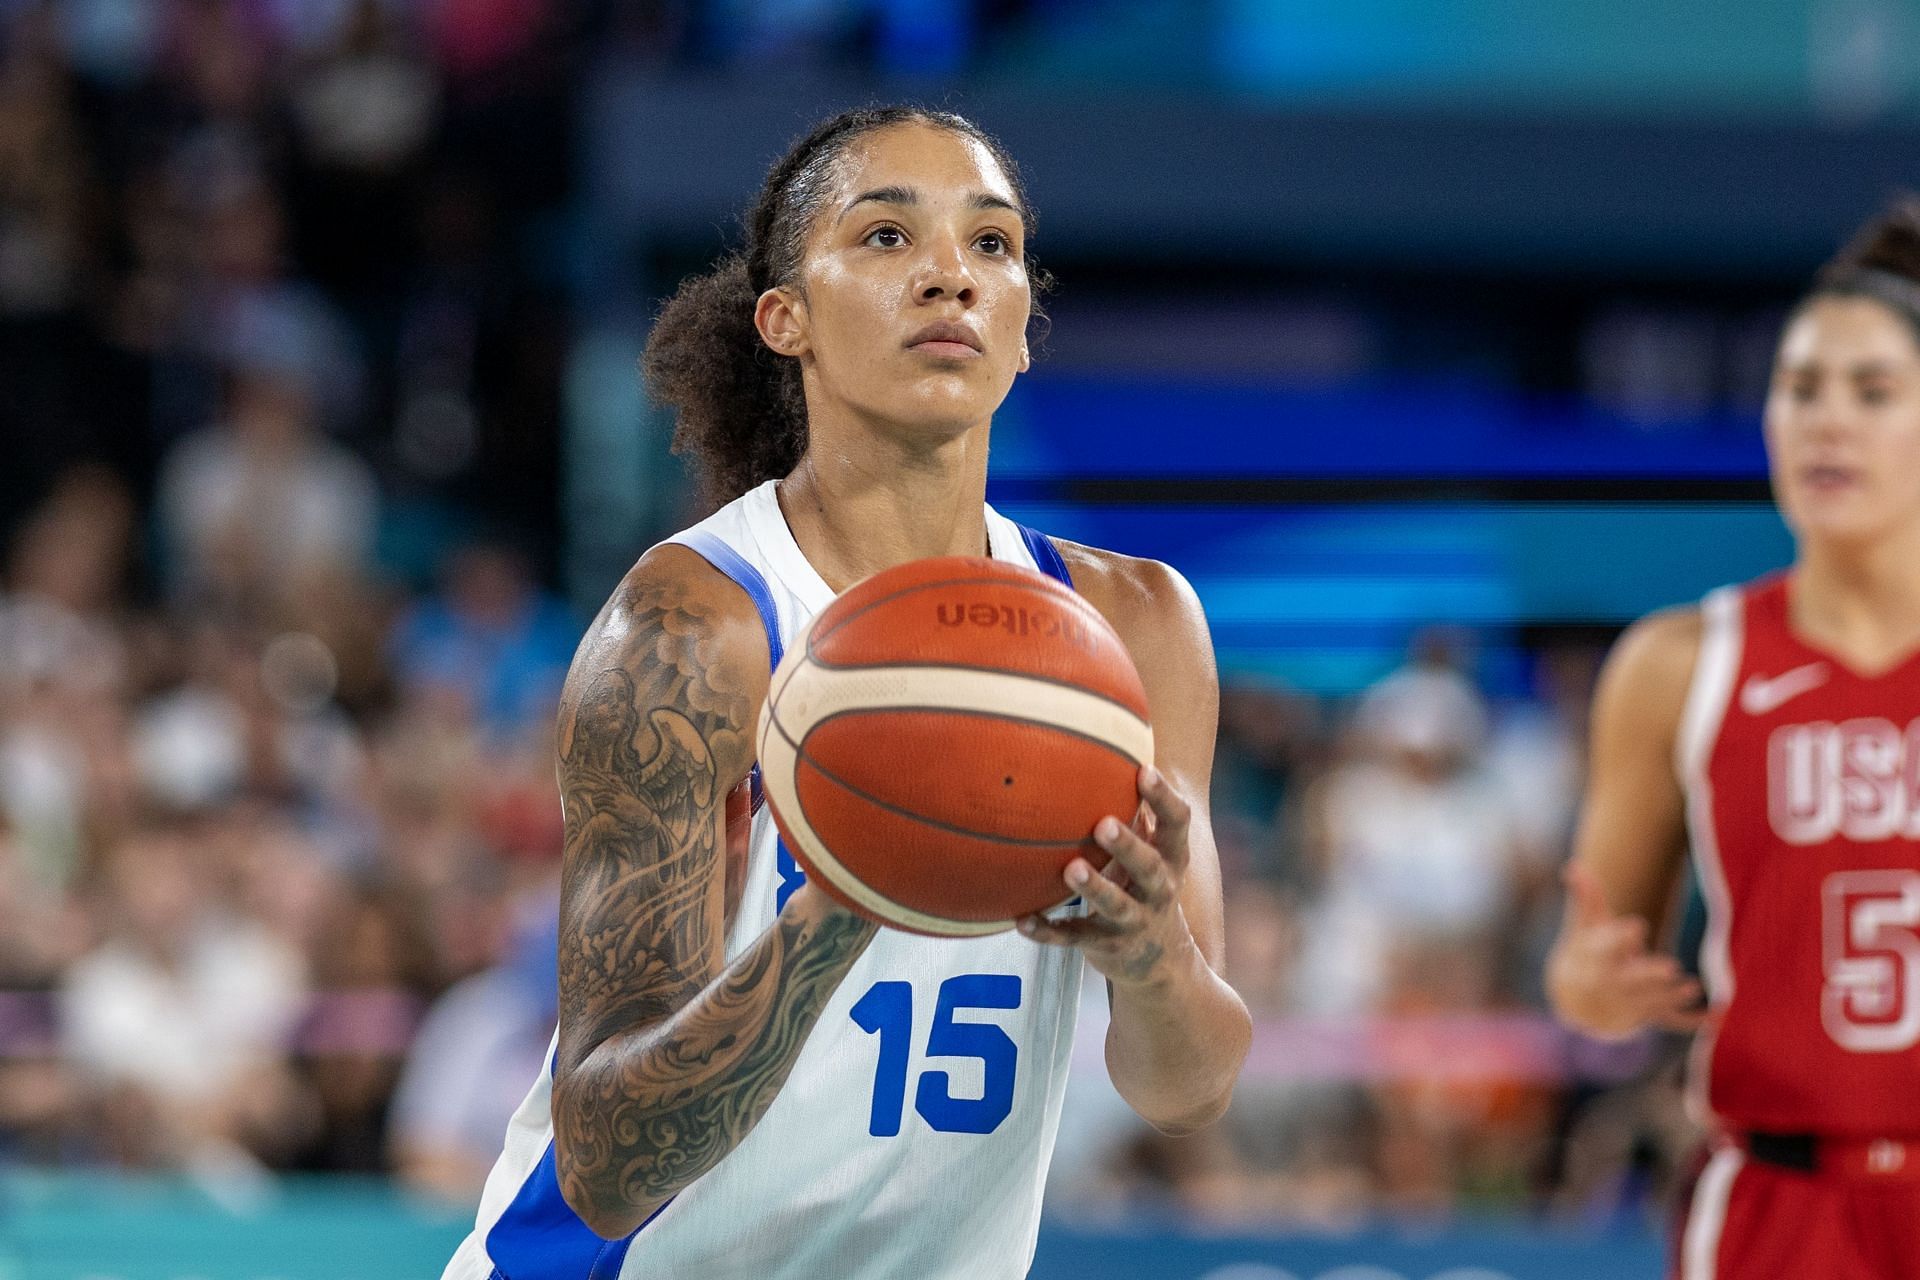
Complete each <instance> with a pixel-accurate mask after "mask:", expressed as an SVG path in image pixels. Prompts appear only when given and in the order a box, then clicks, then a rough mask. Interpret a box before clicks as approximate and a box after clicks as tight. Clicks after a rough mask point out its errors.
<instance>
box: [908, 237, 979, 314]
mask: <svg viewBox="0 0 1920 1280" xmlns="http://www.w3.org/2000/svg"><path fill="white" fill-rule="evenodd" d="M975 294H976V286H975V282H974V279H973V272H972V271H971V270H970V269H969V267H968V265H967V255H966V251H965V250H964V249H963V248H962V247H961V246H960V243H959V242H958V241H956V240H954V239H952V238H950V237H946V236H934V237H931V238H930V239H929V240H928V241H926V250H925V252H924V253H923V254H922V255H921V257H920V261H919V263H918V264H917V266H916V271H915V275H914V282H913V295H914V297H915V298H917V299H918V300H919V301H921V302H938V301H940V300H941V299H942V298H952V299H954V300H956V301H957V302H959V303H960V305H962V306H966V307H970V306H972V305H973V302H974V297H975Z"/></svg>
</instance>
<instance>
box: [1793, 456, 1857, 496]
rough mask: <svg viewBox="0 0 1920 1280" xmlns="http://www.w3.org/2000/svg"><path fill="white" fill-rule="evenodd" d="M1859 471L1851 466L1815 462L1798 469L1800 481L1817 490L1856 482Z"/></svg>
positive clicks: (1841, 487) (1842, 487)
mask: <svg viewBox="0 0 1920 1280" xmlns="http://www.w3.org/2000/svg"><path fill="white" fill-rule="evenodd" d="M1859 478H1860V474H1859V472H1857V471H1856V470H1854V469H1853V468H1852V467H1841V466H1835V465H1833V464H1831V463H1817V464H1815V465H1813V466H1807V467H1802V468H1801V469H1800V479H1801V481H1802V482H1803V483H1804V484H1806V485H1807V486H1809V487H1810V488H1813V489H1815V490H1819V491H1828V492H1831V491H1834V490H1839V489H1844V488H1846V487H1848V486H1849V485H1852V484H1854V483H1856V482H1858V480H1859Z"/></svg>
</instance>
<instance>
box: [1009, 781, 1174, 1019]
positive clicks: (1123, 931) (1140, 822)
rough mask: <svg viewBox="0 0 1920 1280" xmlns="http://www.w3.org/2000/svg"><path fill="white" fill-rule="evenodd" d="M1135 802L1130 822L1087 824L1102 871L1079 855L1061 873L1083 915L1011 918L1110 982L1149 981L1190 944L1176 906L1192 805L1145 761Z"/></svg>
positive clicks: (1023, 929)
mask: <svg viewBox="0 0 1920 1280" xmlns="http://www.w3.org/2000/svg"><path fill="white" fill-rule="evenodd" d="M1140 799H1141V800H1142V801H1144V802H1145V807H1144V808H1143V809H1142V810H1141V811H1140V813H1139V815H1138V816H1137V817H1136V819H1135V821H1134V823H1133V825H1132V826H1131V827H1129V826H1128V825H1126V824H1125V823H1123V822H1121V821H1120V819H1118V818H1102V819H1100V821H1099V822H1098V823H1097V824H1096V825H1095V826H1094V829H1093V839H1094V843H1096V844H1098V845H1099V846H1100V847H1101V848H1102V849H1105V850H1106V851H1107V853H1108V854H1109V855H1110V857H1111V860H1110V861H1109V862H1108V863H1107V865H1106V869H1105V870H1104V871H1095V870H1094V869H1093V867H1092V865H1091V864H1090V863H1088V862H1087V860H1086V859H1085V858H1075V859H1074V860H1073V861H1072V862H1069V863H1068V864H1067V867H1066V870H1065V872H1064V873H1063V878H1064V879H1065V880H1066V884H1067V888H1069V889H1071V890H1072V891H1073V892H1075V893H1077V894H1079V895H1080V897H1081V898H1082V899H1083V900H1084V901H1085V902H1086V905H1087V914H1086V915H1084V916H1079V917H1074V918H1070V919H1065V920H1049V919H1047V918H1046V917H1045V916H1042V915H1030V916H1022V917H1021V918H1020V920H1019V921H1018V925H1019V929H1020V932H1021V933H1023V934H1025V935H1026V936H1027V937H1029V938H1032V939H1033V940H1034V941H1036V942H1047V943H1053V944H1055V945H1057V946H1069V947H1078V948H1079V949H1080V950H1081V952H1082V953H1083V954H1085V956H1086V957H1087V963H1088V964H1091V965H1092V966H1093V967H1094V968H1095V969H1098V970H1099V971H1100V972H1101V973H1102V974H1105V975H1106V978H1107V980H1108V981H1109V982H1112V983H1113V984H1114V985H1115V986H1131V985H1136V984H1144V983H1147V982H1150V981H1152V980H1153V978H1154V977H1155V975H1156V974H1158V973H1159V972H1160V971H1161V969H1162V962H1163V961H1165V960H1166V959H1168V958H1169V957H1175V956H1179V955H1180V954H1182V953H1183V952H1185V951H1187V950H1190V949H1191V948H1192V947H1193V946H1194V941H1193V934H1192V933H1191V932H1189V930H1188V928H1187V918H1186V914H1185V913H1184V912H1182V911H1181V909H1180V887H1181V885H1182V884H1184V883H1185V882H1186V875H1187V854H1188V849H1187V821H1188V819H1189V817H1190V816H1191V814H1192V809H1191V807H1190V806H1189V805H1188V804H1187V801H1186V798H1185V797H1183V796H1182V795H1181V794H1180V793H1179V792H1178V791H1176V790H1174V788H1173V786H1172V784H1170V783H1169V782H1168V781H1167V780H1166V779H1165V778H1164V777H1162V776H1161V774H1160V771H1159V770H1157V769H1155V768H1153V767H1152V766H1151V765H1149V766H1147V767H1146V768H1144V769H1142V770H1140Z"/></svg>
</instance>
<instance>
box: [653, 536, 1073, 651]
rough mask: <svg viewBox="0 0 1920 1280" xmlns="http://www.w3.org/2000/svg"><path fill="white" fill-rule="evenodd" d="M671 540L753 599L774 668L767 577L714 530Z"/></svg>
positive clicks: (776, 619)
mask: <svg viewBox="0 0 1920 1280" xmlns="http://www.w3.org/2000/svg"><path fill="white" fill-rule="evenodd" d="M674 541H676V542H678V543H679V544H680V545H681V546H683V547H686V548H688V549H689V550H692V551H696V552H698V553H699V554H700V557H701V559H703V560H705V561H706V562H707V563H708V564H710V565H712V566H713V567H714V568H716V569H718V570H719V571H720V572H722V573H724V574H726V575H727V576H728V577H729V578H732V579H733V580H734V581H735V582H737V583H739V584H740V589H741V590H742V591H745V592H746V593H747V595H748V597H749V598H751V599H752V600H753V607H754V608H755V609H758V610H759V611H760V625H761V626H763V627H765V628H766V629H767V656H768V658H770V659H771V665H770V667H769V669H770V670H778V669H779V666H780V657H781V654H782V653H783V652H784V651H785V646H784V645H782V644H781V643H780V610H779V609H778V608H776V607H775V605H774V603H773V592H772V590H770V589H769V588H768V586H767V580H766V579H765V578H763V577H761V576H760V571H759V570H758V569H756V568H754V567H753V566H752V565H750V564H748V563H747V562H746V560H745V559H743V558H742V557H741V555H740V553H739V552H738V551H735V550H734V549H733V548H732V547H730V546H728V545H727V544H726V543H725V542H723V541H722V540H721V539H720V536H719V535H718V534H715V533H710V532H708V531H707V530H705V529H693V530H690V531H688V532H686V533H683V534H681V535H679V536H678V537H677V538H675V539H674ZM1056 558H1057V557H1056Z"/></svg>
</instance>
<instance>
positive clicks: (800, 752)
mask: <svg viewBox="0 0 1920 1280" xmlns="http://www.w3.org/2000/svg"><path fill="white" fill-rule="evenodd" d="M1122 710H1125V708H1122ZM876 711H884V712H889V713H891V712H896V711H911V712H924V713H926V714H928V715H941V716H970V717H972V718H973V719H975V720H996V721H998V722H1000V723H1001V724H1023V725H1029V726H1031V727H1033V728H1036V729H1051V730H1052V731H1053V732H1055V733H1060V734H1065V735H1066V736H1067V737H1069V738H1076V739H1078V740H1079V741H1081V742H1086V743H1090V744H1092V745H1093V746H1096V747H1099V748H1101V749H1102V750H1104V751H1106V752H1107V753H1109V754H1110V755H1116V756H1119V757H1120V758H1121V759H1122V760H1125V761H1126V762H1127V763H1128V764H1130V765H1132V766H1133V767H1134V768H1136V769H1138V768H1140V767H1141V765H1140V762H1139V761H1138V760H1135V759H1134V758H1133V757H1132V756H1130V755H1128V754H1127V753H1126V752H1125V751H1124V750H1122V749H1121V748H1119V747H1116V746H1114V745H1113V744H1112V743H1111V742H1108V741H1107V740H1106V739H1105V738H1096V737H1094V736H1093V735H1092V734H1090V733H1082V732H1081V731H1080V730H1078V729H1070V728H1068V727H1067V726H1066V725H1063V724H1055V723H1054V722H1053V721H1051V720H1035V719H1032V718H1030V717H1028V716H1019V715H1012V714H1009V713H1008V712H1005V711H976V710H973V709H972V708H970V707H941V706H928V707H922V706H901V705H897V704H893V703H887V704H883V705H880V706H872V707H848V708H847V709H846V710H845V711H836V712H834V713H833V714H832V715H830V716H821V717H820V718H819V719H818V720H815V721H814V722H813V724H812V725H811V726H810V727H809V728H808V729H807V738H811V737H813V735H814V734H816V733H818V732H819V731H820V727H821V726H822V725H828V724H832V723H833V722H834V721H835V720H844V719H846V718H847V717H848V716H863V715H870V714H872V713H874V712H876ZM1129 714H1131V713H1129ZM768 719H769V720H771V721H772V723H773V727H774V729H775V730H776V731H777V732H778V733H779V734H780V736H781V737H782V738H785V739H786V742H787V745H788V746H790V747H792V748H793V751H794V754H795V755H796V756H798V757H800V758H801V759H802V760H806V761H808V762H809V763H813V757H811V756H809V755H808V754H807V743H806V739H804V738H803V739H802V740H800V741H799V742H795V741H794V740H793V735H792V734H790V733H788V732H787V727H786V726H785V725H783V724H781V723H780V716H779V713H778V712H776V713H775V714H773V715H772V716H770V717H768ZM1141 723H1142V724H1145V723H1146V722H1145V721H1141ZM815 767H816V768H818V767H819V766H818V765H817V764H815ZM820 771H821V772H822V773H825V772H826V770H825V769H821V770H820Z"/></svg>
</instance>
